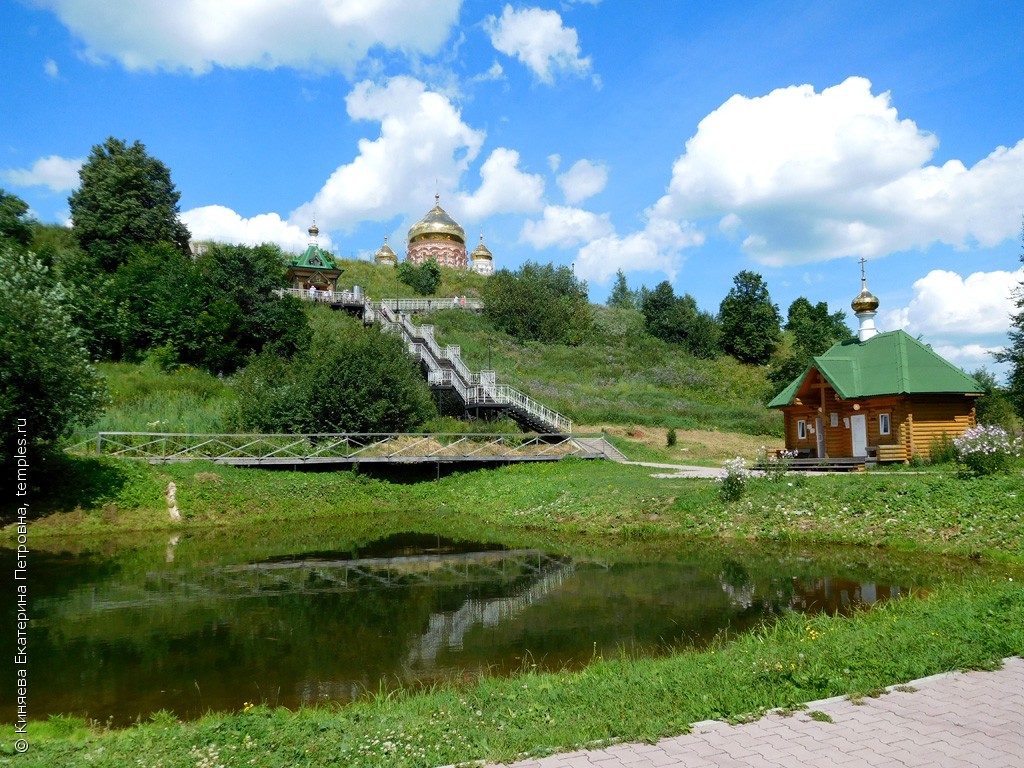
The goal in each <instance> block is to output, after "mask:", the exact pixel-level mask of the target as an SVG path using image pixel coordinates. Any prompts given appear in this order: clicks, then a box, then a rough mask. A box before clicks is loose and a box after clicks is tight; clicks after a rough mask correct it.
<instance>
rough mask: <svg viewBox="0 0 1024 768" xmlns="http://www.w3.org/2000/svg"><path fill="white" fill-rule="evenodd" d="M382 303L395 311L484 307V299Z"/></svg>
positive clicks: (412, 300) (388, 301)
mask: <svg viewBox="0 0 1024 768" xmlns="http://www.w3.org/2000/svg"><path fill="white" fill-rule="evenodd" d="M380 303H381V304H387V306H388V307H389V308H390V309H392V310H393V311H395V312H434V311H436V310H439V309H469V310H474V311H479V310H481V309H483V308H484V301H483V299H471V298H469V297H468V296H467V297H466V298H465V299H459V298H456V299H381V300H380Z"/></svg>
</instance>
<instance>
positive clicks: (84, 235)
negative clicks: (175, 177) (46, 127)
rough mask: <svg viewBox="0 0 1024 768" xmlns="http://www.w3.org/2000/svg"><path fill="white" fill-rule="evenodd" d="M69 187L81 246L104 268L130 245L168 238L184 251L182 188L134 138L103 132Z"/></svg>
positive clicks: (111, 265) (122, 259) (124, 254)
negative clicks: (75, 182) (128, 140)
mask: <svg viewBox="0 0 1024 768" xmlns="http://www.w3.org/2000/svg"><path fill="white" fill-rule="evenodd" d="M78 176H79V178H80V179H81V183H80V184H79V187H78V189H77V190H75V191H74V192H72V193H71V196H70V197H69V198H68V202H69V203H70V205H71V220H72V222H73V226H74V232H75V236H76V237H77V238H78V242H79V244H80V245H81V246H82V249H83V250H85V251H86V252H87V253H89V254H91V255H92V256H93V258H95V259H96V260H97V262H98V263H99V264H100V265H101V266H102V267H103V269H105V270H106V271H108V272H113V271H114V270H116V269H117V267H118V266H119V265H121V264H123V263H124V262H125V261H127V259H128V256H129V254H130V253H131V251H132V249H133V248H136V247H140V246H141V247H148V246H150V245H155V244H157V243H170V244H172V245H173V246H174V247H175V248H177V249H178V250H180V251H181V252H182V253H187V252H188V243H189V239H190V235H189V231H188V229H187V228H186V227H185V225H184V224H183V223H182V222H181V220H180V219H179V218H178V213H179V210H178V200H179V198H180V197H181V193H180V192H178V190H177V189H175V186H174V183H173V182H172V181H171V172H170V170H169V169H168V168H167V166H166V165H164V164H163V163H162V162H160V161H159V160H157V159H156V158H155V157H152V156H151V155H150V154H149V153H148V152H146V147H145V146H144V145H143V144H142V143H141V142H139V141H136V142H135V143H134V144H131V145H128V144H127V143H125V142H124V141H123V140H121V139H115V138H114V137H112V136H111V137H110V138H108V139H107V140H106V141H105V142H103V144H97V145H96V146H94V147H93V148H92V151H91V152H90V153H89V159H88V160H86V162H85V164H84V165H83V166H82V169H81V170H80V171H79V172H78Z"/></svg>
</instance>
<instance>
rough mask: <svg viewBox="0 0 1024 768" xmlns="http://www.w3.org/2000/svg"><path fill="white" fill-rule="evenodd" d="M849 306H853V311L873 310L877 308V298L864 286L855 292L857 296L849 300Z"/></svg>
mask: <svg viewBox="0 0 1024 768" xmlns="http://www.w3.org/2000/svg"><path fill="white" fill-rule="evenodd" d="M850 306H851V307H853V311H854V312H874V311H875V310H876V309H878V298H877V297H876V296H875V294H873V293H872V292H871V291H869V290H868V289H867V286H865V287H864V289H863V290H862V291H861V292H860V293H858V294H857V298H855V299H854V300H853V301H851V302H850Z"/></svg>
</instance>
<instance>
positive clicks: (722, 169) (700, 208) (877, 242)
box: [651, 77, 1024, 266]
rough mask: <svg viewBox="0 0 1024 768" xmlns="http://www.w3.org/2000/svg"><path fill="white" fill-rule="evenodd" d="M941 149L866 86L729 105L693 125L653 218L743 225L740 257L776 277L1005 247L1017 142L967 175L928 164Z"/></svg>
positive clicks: (1018, 160) (1023, 192)
mask: <svg viewBox="0 0 1024 768" xmlns="http://www.w3.org/2000/svg"><path fill="white" fill-rule="evenodd" d="M937 146H938V139H937V138H936V137H935V136H934V135H932V134H930V133H927V132H925V131H922V130H920V129H919V128H918V127H917V125H916V124H915V123H914V122H913V121H912V120H908V119H900V117H899V115H898V114H897V111H896V109H895V108H894V107H893V106H892V99H891V97H890V95H889V94H888V93H882V94H879V95H875V94H873V93H872V92H871V83H870V82H869V81H868V80H866V79H864V78H860V77H851V78H849V79H847V80H846V81H844V82H843V83H840V84H839V85H836V86H833V87H831V88H826V89H824V90H822V91H821V92H820V93H817V92H815V90H814V88H813V87H812V86H810V85H801V86H793V87H788V88H780V89H778V90H775V91H772V92H771V93H769V94H768V95H766V96H761V97H758V98H747V97H745V96H740V95H736V96H733V97H732V98H730V99H729V100H728V101H726V102H725V103H724V104H723V105H722V106H721V107H719V108H718V109H716V110H715V111H714V112H712V113H711V114H709V115H708V116H707V117H705V118H704V119H703V120H702V121H701V122H700V124H699V125H698V128H697V132H696V134H695V135H694V136H692V137H691V138H690V139H689V140H688V141H687V142H686V150H685V152H684V153H683V154H682V155H681V156H680V157H679V158H678V159H677V160H676V162H675V164H674V167H673V170H672V180H671V183H670V185H669V188H668V191H667V193H666V194H665V195H664V196H663V197H662V198H661V199H660V200H659V201H658V202H657V203H656V205H655V206H654V207H653V209H652V211H651V215H652V216H653V217H658V218H667V219H673V220H675V219H681V220H688V221H696V220H700V219H703V218H708V217H713V218H715V219H716V220H722V221H724V222H725V223H727V225H731V226H735V225H737V224H739V223H742V234H743V236H744V239H743V247H744V248H745V249H746V250H747V252H748V253H750V255H752V256H753V257H755V258H756V259H758V260H759V261H761V262H763V263H765V264H770V265H773V266H783V265H787V264H801V263H808V262H814V261H825V260H829V259H834V258H840V257H845V256H865V257H867V258H872V257H876V256H883V255H886V254H890V253H893V252H897V251H902V250H909V249H915V248H926V247H927V246H929V245H930V244H932V243H935V242H943V243H947V244H950V245H953V246H955V247H957V248H964V249H966V248H970V247H972V246H974V245H982V246H990V245H994V244H996V243H999V242H1002V241H1003V240H1005V239H1006V238H1008V237H1012V236H1013V235H1014V234H1015V233H1016V231H1017V230H1018V228H1019V226H1020V211H1021V210H1022V208H1024V141H1021V142H1019V143H1018V144H1017V145H1016V146H1014V147H1012V148H1006V147H999V148H997V149H995V150H994V151H993V152H992V153H991V154H990V155H989V156H988V157H986V158H984V159H982V160H981V161H979V162H978V163H976V164H975V165H974V166H973V167H971V168H968V167H966V166H965V165H964V164H963V163H962V162H961V161H959V160H951V161H949V162H947V163H945V164H944V165H942V166H936V165H929V164H928V163H929V161H930V160H931V158H932V157H933V155H934V152H935V149H936V147H937Z"/></svg>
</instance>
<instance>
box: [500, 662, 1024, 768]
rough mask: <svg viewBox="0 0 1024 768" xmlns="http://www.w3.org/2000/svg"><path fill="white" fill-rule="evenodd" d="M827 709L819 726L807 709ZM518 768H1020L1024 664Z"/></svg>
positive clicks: (956, 674)
mask: <svg viewBox="0 0 1024 768" xmlns="http://www.w3.org/2000/svg"><path fill="white" fill-rule="evenodd" d="M815 711H817V712H824V713H826V714H828V715H829V717H831V718H832V722H830V723H829V722H819V721H817V720H814V719H812V718H811V717H809V715H808V713H809V712H815ZM515 765H516V768H668V767H669V766H672V767H673V768H675V767H678V768H709V767H710V766H721V767H722V768H741V767H742V768H745V767H746V766H750V767H751V768H754V767H756V768H768V767H772V768H774V767H775V766H779V767H781V768H797V767H798V766H799V768H809V767H813V768H818V767H819V766H820V767H824V766H828V767H829V768H831V766H837V767H838V768H855V767H856V766H885V767H886V768H917V767H918V766H919V767H920V768H1022V767H1024V660H1022V659H1020V658H1012V659H1007V660H1006V662H1005V666H1004V668H1003V669H1001V670H999V671H997V672H969V673H959V672H953V673H950V674H945V675H935V676H934V677H927V678H925V679H923V680H915V681H914V682H912V683H908V684H907V685H904V686H893V687H892V688H890V689H889V693H888V694H886V695H883V696H880V697H879V698H877V699H870V698H868V699H864V703H863V704H854V703H853V702H851V701H849V700H847V699H845V698H834V699H825V700H823V701H816V702H811V703H810V704H809V705H808V709H807V710H804V711H801V712H797V713H795V714H794V715H791V716H790V717H784V716H782V715H778V714H771V715H768V716H767V717H764V718H762V719H761V720H758V721H757V722H755V723H748V724H746V725H735V726H731V725H728V724H726V723H722V722H718V721H706V722H702V723H696V724H695V725H694V726H693V732H692V733H690V734H687V735H685V736H677V737H675V738H672V739H662V740H661V741H659V742H658V743H657V744H619V745H616V746H612V747H608V748H606V749H600V750H593V751H578V752H567V753H563V754H560V755H552V756H551V757H545V758H542V759H540V760H527V761H524V762H520V763H516V764H515Z"/></svg>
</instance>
